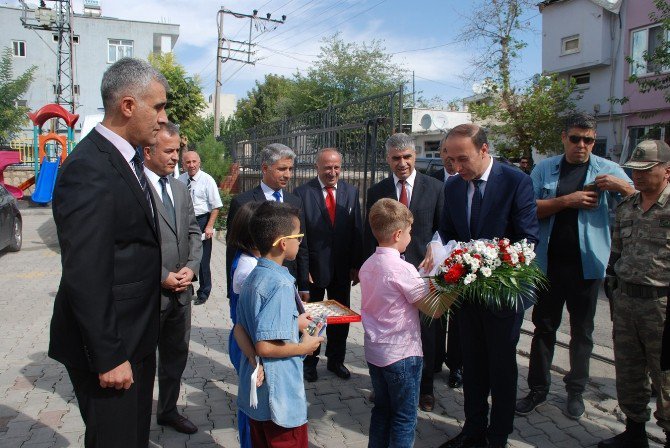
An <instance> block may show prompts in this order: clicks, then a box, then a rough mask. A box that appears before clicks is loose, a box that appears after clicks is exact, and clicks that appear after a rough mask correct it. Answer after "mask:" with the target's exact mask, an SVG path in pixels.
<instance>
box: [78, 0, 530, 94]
mask: <svg viewBox="0 0 670 448" xmlns="http://www.w3.org/2000/svg"><path fill="white" fill-rule="evenodd" d="M221 2H222V0H220V1H219V2H217V1H213V0H191V1H184V0H143V1H137V0H100V3H101V8H102V13H103V15H105V16H110V17H116V18H121V19H130V20H143V21H155V22H166V23H175V24H179V25H180V35H179V39H178V41H177V44H176V46H175V48H174V52H175V54H176V56H177V60H178V61H179V62H180V63H181V64H182V65H184V67H185V68H186V70H187V71H188V73H189V74H191V75H198V77H199V78H200V80H201V86H202V88H203V93H204V94H205V95H206V96H209V94H211V93H213V92H214V83H215V78H216V64H215V60H216V42H217V23H216V20H217V19H216V17H217V11H218V10H219V9H220V8H221ZM72 4H73V7H74V10H75V12H79V13H80V12H82V8H83V6H82V5H83V0H73V1H72ZM474 4H475V2H474V1H470V0H417V1H408V0H338V1H336V0H246V1H245V0H227V1H226V2H225V9H226V10H229V11H233V12H236V13H243V14H251V13H252V11H253V10H254V9H257V10H258V12H259V15H260V16H265V15H266V14H267V13H271V14H272V18H276V19H280V18H281V16H282V15H286V16H287V18H286V21H285V23H284V24H280V25H277V26H276V27H275V26H271V27H267V28H266V27H264V26H263V25H262V24H259V27H258V28H256V27H254V29H253V31H252V41H253V42H254V43H255V44H256V46H255V47H254V48H253V50H255V51H256V54H255V55H254V57H255V59H256V60H257V62H256V64H255V65H248V64H242V63H239V62H233V61H227V62H224V63H223V64H222V70H223V71H222V81H223V86H222V91H223V92H224V93H232V94H235V95H236V96H237V98H238V99H239V98H241V97H244V96H246V93H247V92H248V91H249V90H250V89H251V88H252V87H253V86H254V83H255V81H257V80H262V79H263V78H264V76H265V75H266V74H269V73H274V74H279V75H284V76H291V75H293V74H294V73H296V71H297V70H300V71H304V70H307V69H309V67H310V65H311V63H312V61H314V60H315V59H316V56H317V55H318V53H319V48H320V46H321V41H320V40H321V39H323V38H324V37H325V36H330V35H332V34H334V33H337V32H339V33H340V34H341V37H342V38H343V39H344V40H345V41H353V42H358V43H362V42H370V41H371V40H373V39H378V40H381V41H382V44H383V46H384V47H385V48H386V51H387V52H389V53H392V54H393V60H394V62H395V63H397V64H398V65H400V66H401V67H402V68H403V70H405V72H406V73H405V74H406V77H407V78H408V79H411V77H412V72H414V79H415V86H416V87H415V90H416V92H417V96H418V95H421V96H423V97H424V98H432V97H434V96H436V95H437V96H439V97H441V98H442V99H443V100H445V101H450V100H454V99H460V98H464V97H467V96H470V95H472V94H473V89H472V87H473V82H476V80H474V81H473V80H467V79H465V78H464V76H463V75H464V74H465V73H466V72H467V69H468V67H469V66H470V58H471V56H472V54H476V52H477V49H476V48H475V47H473V46H471V45H470V46H467V45H465V44H463V43H460V42H459V40H460V37H461V33H460V31H461V29H462V28H463V25H464V23H465V20H464V17H467V16H471V15H472V14H473V8H474ZM523 21H524V22H528V23H529V24H530V27H531V28H532V31H529V32H525V33H523V34H522V35H521V36H520V37H521V39H522V40H523V41H525V42H526V43H527V47H526V48H525V49H524V50H523V51H522V55H521V58H520V59H519V60H518V63H517V65H516V66H517V68H516V69H515V70H514V72H513V73H512V76H513V79H514V80H516V81H517V82H523V81H524V80H527V79H529V78H530V77H532V76H533V75H534V74H536V73H539V72H540V71H541V46H542V43H541V34H540V29H541V16H540V14H539V11H538V9H537V8H533V9H531V10H529V11H528V12H527V13H526V14H525V15H524V16H523ZM75 32H76V30H75ZM223 36H224V37H225V38H227V39H232V40H240V41H244V40H248V37H249V19H238V18H235V17H233V16H232V15H229V14H226V15H225V16H224V24H223ZM231 45H232V47H231V48H236V47H239V45H238V46H235V44H231ZM226 53H227V52H226ZM234 55H235V53H231V57H234ZM238 55H239V54H238ZM238 57H239V56H238ZM410 90H411V85H410Z"/></svg>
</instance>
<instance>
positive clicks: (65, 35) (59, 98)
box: [20, 0, 77, 113]
mask: <svg viewBox="0 0 670 448" xmlns="http://www.w3.org/2000/svg"><path fill="white" fill-rule="evenodd" d="M50 1H53V2H54V3H55V6H54V9H51V8H48V7H47V6H46V1H45V0H42V1H40V6H39V7H38V8H37V9H36V10H34V11H33V10H31V9H30V8H29V7H28V5H27V4H26V3H25V1H23V0H20V3H21V5H22V6H23V13H22V15H21V23H22V24H23V27H24V28H28V29H31V30H43V31H55V32H56V33H57V36H58V51H57V52H56V84H55V85H54V95H55V100H54V102H55V103H56V104H60V105H61V106H63V107H65V108H66V109H69V110H70V112H71V113H75V109H76V108H77V102H76V93H75V89H74V86H75V80H74V52H73V45H72V44H73V39H74V37H73V33H72V6H71V3H70V0H50ZM29 11H30V12H33V13H34V16H33V17H29V16H28V12H29Z"/></svg>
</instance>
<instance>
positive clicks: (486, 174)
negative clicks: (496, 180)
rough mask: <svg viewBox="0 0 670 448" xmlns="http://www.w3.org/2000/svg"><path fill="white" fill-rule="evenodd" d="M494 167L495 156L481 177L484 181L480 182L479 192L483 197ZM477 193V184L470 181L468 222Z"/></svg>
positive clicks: (491, 158)
mask: <svg viewBox="0 0 670 448" xmlns="http://www.w3.org/2000/svg"><path fill="white" fill-rule="evenodd" d="M492 167H493V157H490V161H489V166H488V168H486V171H484V174H482V176H481V177H480V178H479V179H480V180H481V181H482V183H481V184H479V192H480V193H481V195H482V199H484V190H486V182H487V181H488V180H489V175H490V174H491V168H492ZM474 195H475V184H474V183H473V182H472V181H470V182H468V211H467V215H468V222H470V208H471V207H472V197H473V196H474Z"/></svg>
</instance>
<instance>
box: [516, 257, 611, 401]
mask: <svg viewBox="0 0 670 448" xmlns="http://www.w3.org/2000/svg"><path fill="white" fill-rule="evenodd" d="M547 276H548V278H549V288H548V289H547V290H545V291H540V293H539V294H538V300H537V303H536V304H535V306H534V308H533V324H534V325H535V332H534V333H533V341H532V343H531V347H530V366H529V371H528V387H530V389H532V390H536V391H539V392H548V391H549V385H550V384H551V372H550V369H551V361H552V359H553V358H554V346H555V345H556V331H557V330H558V327H559V326H560V325H561V317H562V316H563V305H564V304H565V305H566V306H567V308H568V313H569V314H570V372H569V373H568V374H567V375H566V376H565V377H564V378H563V381H564V382H565V388H566V389H567V390H568V391H569V392H577V393H581V392H584V388H585V387H586V383H587V382H588V380H589V361H590V358H591V352H592V351H593V318H594V316H595V313H596V305H597V301H598V290H599V288H600V285H601V283H602V280H601V279H596V280H584V278H583V275H582V267H581V262H580V263H551V261H550V263H549V267H548V269H547Z"/></svg>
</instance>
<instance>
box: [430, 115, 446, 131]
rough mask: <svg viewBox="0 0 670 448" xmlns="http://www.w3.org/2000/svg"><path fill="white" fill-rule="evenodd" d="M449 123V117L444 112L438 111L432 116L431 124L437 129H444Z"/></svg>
mask: <svg viewBox="0 0 670 448" xmlns="http://www.w3.org/2000/svg"><path fill="white" fill-rule="evenodd" d="M448 124H449V118H448V117H447V115H446V114H444V113H441V112H438V113H436V114H435V118H433V125H434V126H435V127H436V128H438V129H446V128H447V125H448Z"/></svg>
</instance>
